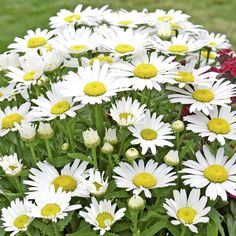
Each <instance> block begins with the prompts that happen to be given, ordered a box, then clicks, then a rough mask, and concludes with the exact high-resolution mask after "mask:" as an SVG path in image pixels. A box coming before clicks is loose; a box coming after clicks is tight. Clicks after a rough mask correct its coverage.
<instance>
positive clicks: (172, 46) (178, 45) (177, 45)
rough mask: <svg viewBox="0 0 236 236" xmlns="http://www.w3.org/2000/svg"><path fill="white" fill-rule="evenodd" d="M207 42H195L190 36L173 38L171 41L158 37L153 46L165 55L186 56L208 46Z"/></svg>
mask: <svg viewBox="0 0 236 236" xmlns="http://www.w3.org/2000/svg"><path fill="white" fill-rule="evenodd" d="M206 44H207V41H206V40H205V41H204V40H195V39H193V38H191V37H190V36H189V35H188V34H185V35H180V34H179V35H178V36H177V37H172V38H171V40H170V41H163V40H161V39H160V38H158V37H156V38H154V41H153V46H154V47H155V48H156V49H157V50H159V51H160V52H162V53H164V54H168V55H169V54H175V55H185V54H188V53H191V52H194V51H198V50H199V49H201V48H203V47H204V46H206Z"/></svg>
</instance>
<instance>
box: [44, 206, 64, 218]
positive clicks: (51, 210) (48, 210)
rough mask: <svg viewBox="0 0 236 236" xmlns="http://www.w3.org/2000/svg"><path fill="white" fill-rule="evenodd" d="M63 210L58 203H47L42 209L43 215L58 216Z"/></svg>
mask: <svg viewBox="0 0 236 236" xmlns="http://www.w3.org/2000/svg"><path fill="white" fill-rule="evenodd" d="M60 211H61V208H60V207H59V206H58V205H57V204H46V205H45V206H44V207H43V208H42V209H41V215H42V216H44V217H51V216H56V215H57V214H58V213H59V212H60Z"/></svg>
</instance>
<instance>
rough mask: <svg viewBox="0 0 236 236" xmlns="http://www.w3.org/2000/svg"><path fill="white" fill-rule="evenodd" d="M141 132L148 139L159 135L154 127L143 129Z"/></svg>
mask: <svg viewBox="0 0 236 236" xmlns="http://www.w3.org/2000/svg"><path fill="white" fill-rule="evenodd" d="M140 134H141V136H142V138H143V139H146V140H153V139H155V138H156V137H157V132H156V131H155V130H153V129H143V130H142V131H141V133H140Z"/></svg>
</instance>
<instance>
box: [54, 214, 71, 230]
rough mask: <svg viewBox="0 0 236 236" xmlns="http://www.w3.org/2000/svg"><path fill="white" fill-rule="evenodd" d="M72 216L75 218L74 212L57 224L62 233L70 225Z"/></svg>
mask: <svg viewBox="0 0 236 236" xmlns="http://www.w3.org/2000/svg"><path fill="white" fill-rule="evenodd" d="M72 216H73V212H70V213H69V214H68V216H67V217H65V218H64V219H62V220H60V221H59V222H58V223H57V227H58V230H59V231H60V232H62V231H63V230H64V228H65V227H66V226H67V225H68V224H69V222H70V221H71V219H72Z"/></svg>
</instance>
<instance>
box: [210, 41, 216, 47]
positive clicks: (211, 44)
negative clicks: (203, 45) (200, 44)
mask: <svg viewBox="0 0 236 236" xmlns="http://www.w3.org/2000/svg"><path fill="white" fill-rule="evenodd" d="M216 45H217V43H216V42H210V43H209V44H208V46H210V47H215V46H216Z"/></svg>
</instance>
